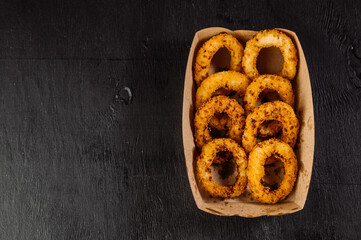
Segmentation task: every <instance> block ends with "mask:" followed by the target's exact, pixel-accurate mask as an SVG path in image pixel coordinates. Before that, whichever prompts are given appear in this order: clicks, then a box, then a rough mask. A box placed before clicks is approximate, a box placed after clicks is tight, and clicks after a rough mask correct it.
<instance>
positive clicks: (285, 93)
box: [197, 74, 295, 115]
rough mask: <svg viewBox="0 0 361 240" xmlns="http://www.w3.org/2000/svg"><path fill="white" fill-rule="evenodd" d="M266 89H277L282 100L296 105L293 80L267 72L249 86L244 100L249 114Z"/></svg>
mask: <svg viewBox="0 0 361 240" xmlns="http://www.w3.org/2000/svg"><path fill="white" fill-rule="evenodd" d="M265 89H269V90H275V91H277V93H278V95H279V96H280V101H282V102H285V103H287V104H289V105H291V107H293V106H294V104H295V94H294V93H293V90H292V84H291V82H290V81H289V80H287V79H285V78H283V77H280V76H277V75H271V74H266V75H261V76H259V77H257V78H255V79H254V80H253V82H251V84H249V86H248V87H247V90H246V94H245V95H244V100H243V103H244V108H245V110H246V114H247V115H248V114H250V113H252V112H253V111H254V109H255V108H256V104H257V99H258V97H259V94H260V93H261V92H262V91H263V90H265ZM197 92H198V91H197Z"/></svg>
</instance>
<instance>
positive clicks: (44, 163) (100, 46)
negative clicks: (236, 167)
mask: <svg viewBox="0 0 361 240" xmlns="http://www.w3.org/2000/svg"><path fill="white" fill-rule="evenodd" d="M0 12H1V14H0V82H1V88H0V112H1V114H0V192H1V195H0V216H1V217H0V239H210V238H212V239H233V238H239V237H242V238H245V239H357V238H358V237H359V236H360V235H361V229H360V225H361V202H360V197H361V174H360V171H361V161H360V159H361V152H360V145H361V139H360V134H361V125H360V124H359V122H361V111H360V109H361V31H360V30H359V29H360V28H359V26H360V25H361V18H360V12H361V4H360V2H359V1H356V0H351V1H339V2H338V3H336V2H331V1H319V2H318V3H316V2H314V1H302V2H298V1H289V2H288V3H287V4H285V3H284V2H283V1H279V0H276V1H258V2H255V1H200V2H198V1H197V2H196V1H179V2H173V3H172V2H168V1H159V2H156V1H115V0H113V1H82V3H77V2H76V1H69V3H67V2H66V1H56V2H55V1H38V2H33V3H30V2H28V1H22V0H17V1H1V2H0ZM209 26H223V27H226V28H229V29H254V30H260V29H265V28H272V27H280V28H286V29H291V30H293V31H295V32H296V33H297V35H298V36H299V39H300V41H301V43H302V47H303V50H304V52H305V55H306V59H307V61H308V67H309V71H310V77H311V84H312V89H313V98H314V110H315V122H316V148H315V161H314V169H313V176H312V180H311V186H310V191H309V195H308V199H307V202H306V205H305V208H304V209H303V210H302V211H300V212H298V213H295V214H291V215H286V216H280V217H261V218H257V219H243V218H238V217H227V218H226V217H217V216H213V215H210V214H206V213H204V212H201V211H199V210H198V209H197V207H196V205H195V203H194V201H193V197H192V195H191V191H190V187H189V183H188V179H187V176H186V169H185V163H184V156H183V147H182V139H181V108H182V95H183V80H184V71H185V65H186V61H187V56H188V50H189V47H190V43H191V41H192V37H193V35H194V33H195V32H196V31H197V30H199V29H202V28H205V27H209ZM124 87H128V88H129V89H130V90H131V92H132V95H133V99H132V102H131V103H128V104H126V103H125V102H124V101H122V99H123V98H127V96H126V95H127V93H125V92H124ZM122 89H123V90H122Z"/></svg>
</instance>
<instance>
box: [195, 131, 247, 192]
mask: <svg viewBox="0 0 361 240" xmlns="http://www.w3.org/2000/svg"><path fill="white" fill-rule="evenodd" d="M220 151H229V152H231V153H232V154H233V159H234V160H235V162H236V164H237V168H236V169H237V173H238V174H237V177H236V182H235V183H234V184H233V185H231V186H220V185H218V184H217V183H216V182H215V181H214V180H213V179H212V175H211V168H210V166H211V165H212V162H213V159H214V158H215V157H216V154H217V153H218V152H220ZM246 168H247V155H246V153H245V152H244V150H243V148H242V147H240V146H239V145H238V144H237V143H236V142H235V141H234V140H232V139H229V138H217V139H214V140H213V141H211V142H209V143H207V144H206V145H204V146H203V148H202V152H201V154H200V155H199V156H198V159H197V177H198V179H199V182H200V183H201V185H202V187H203V188H204V189H205V190H206V191H207V192H209V193H210V194H211V195H212V196H213V197H223V198H231V197H237V196H239V195H241V194H242V193H243V192H244V191H245V190H246V187H247V176H246Z"/></svg>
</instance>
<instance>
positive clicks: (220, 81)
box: [196, 71, 250, 109]
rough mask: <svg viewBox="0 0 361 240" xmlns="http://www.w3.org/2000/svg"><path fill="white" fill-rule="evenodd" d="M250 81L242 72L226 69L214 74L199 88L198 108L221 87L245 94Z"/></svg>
mask: <svg viewBox="0 0 361 240" xmlns="http://www.w3.org/2000/svg"><path fill="white" fill-rule="evenodd" d="M249 83H250V80H249V78H248V77H247V76H246V75H244V74H242V73H240V72H234V71H224V72H218V73H215V74H212V75H211V76H209V77H208V78H206V79H205V80H204V81H203V82H202V83H201V85H200V86H199V88H198V89H197V93H196V109H198V108H199V107H201V106H202V105H203V104H204V103H205V102H206V101H207V100H208V99H210V98H211V97H212V95H213V94H214V92H215V91H216V90H217V89H220V88H224V89H226V90H232V91H236V92H237V94H239V95H241V96H243V95H244V94H245V92H246V89H247V87H248V85H249Z"/></svg>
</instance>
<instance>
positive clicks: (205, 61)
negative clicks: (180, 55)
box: [194, 33, 243, 86]
mask: <svg viewBox="0 0 361 240" xmlns="http://www.w3.org/2000/svg"><path fill="white" fill-rule="evenodd" d="M222 47H226V48H227V49H228V51H230V53H231V61H230V66H229V70H232V71H236V72H240V71H241V70H242V65H241V62H242V56H243V46H242V44H241V43H240V42H238V40H237V39H236V38H235V37H233V36H232V35H230V34H226V33H221V34H218V35H216V36H214V37H212V38H211V39H209V40H208V41H207V42H205V43H204V44H203V46H202V47H201V48H200V49H199V51H198V53H197V57H196V61H195V63H194V81H195V82H196V84H197V86H199V85H200V84H201V82H202V81H203V80H204V79H206V78H207V77H208V74H209V67H210V64H211V61H212V58H213V56H214V54H215V53H216V52H217V51H218V50H219V49H220V48H222Z"/></svg>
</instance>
